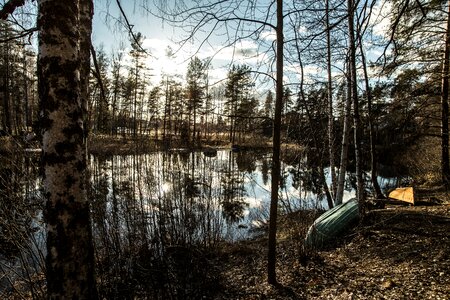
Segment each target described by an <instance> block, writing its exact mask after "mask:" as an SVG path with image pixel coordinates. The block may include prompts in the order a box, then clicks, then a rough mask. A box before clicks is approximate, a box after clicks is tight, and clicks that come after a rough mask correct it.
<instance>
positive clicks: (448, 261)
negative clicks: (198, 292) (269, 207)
mask: <svg viewBox="0 0 450 300" xmlns="http://www.w3.org/2000/svg"><path fill="white" fill-rule="evenodd" d="M424 200H425V201H424ZM438 200H441V201H442V200H443V201H444V203H440V204H436V202H439V201H438ZM421 204H422V205H420V206H414V207H405V206H388V207H387V208H386V209H381V210H374V211H371V212H370V213H369V214H368V216H367V217H366V218H365V220H364V221H363V222H362V223H361V224H360V225H359V226H358V227H357V228H355V229H354V230H353V231H352V232H350V233H349V235H348V236H346V237H345V238H344V239H343V240H342V241H341V243H340V245H338V246H336V247H334V248H330V249H328V250H325V251H319V252H317V253H315V254H309V255H305V253H303V252H302V250H301V244H302V240H303V237H304V232H305V229H304V228H303V229H302V227H304V225H303V224H306V223H307V221H306V219H311V218H312V217H313V216H311V215H309V216H305V215H304V214H299V213H296V214H292V215H289V216H287V217H285V218H282V219H283V220H282V221H281V223H280V225H279V227H280V234H279V241H278V250H277V251H278V262H277V263H278V265H277V276H278V282H279V286H278V287H274V286H270V285H269V284H267V283H266V248H267V247H266V243H267V240H266V239H265V238H261V239H257V240H253V241H247V242H242V243H240V244H238V245H230V246H229V247H225V248H224V249H223V250H222V252H221V256H220V257H219V259H218V261H217V262H216V263H217V264H218V266H217V269H218V270H223V273H222V274H221V279H222V280H223V282H222V286H223V290H221V291H220V292H219V293H218V294H217V295H216V298H215V299H450V201H449V195H448V193H439V196H438V197H436V195H434V196H433V198H432V199H431V201H430V199H425V198H422V202H421ZM296 224H297V225H296Z"/></svg>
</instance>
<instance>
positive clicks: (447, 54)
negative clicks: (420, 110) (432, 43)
mask: <svg viewBox="0 0 450 300" xmlns="http://www.w3.org/2000/svg"><path fill="white" fill-rule="evenodd" d="M449 60H450V1H449V2H448V14H447V29H446V32H445V50H444V62H443V63H442V93H441V106H442V108H441V122H442V130H441V134H442V139H441V143H442V145H441V149H442V157H441V169H442V171H441V172H442V182H443V183H444V184H445V186H446V187H447V188H448V187H449V186H450V163H449V150H448V147H449V145H448V143H449V129H448V120H449V117H448V114H449V108H448V106H449V105H448V96H449V69H450V61H449Z"/></svg>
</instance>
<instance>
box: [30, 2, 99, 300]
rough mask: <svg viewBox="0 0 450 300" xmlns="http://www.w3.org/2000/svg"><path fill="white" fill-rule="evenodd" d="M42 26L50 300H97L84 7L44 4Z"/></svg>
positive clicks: (41, 81)
mask: <svg viewBox="0 0 450 300" xmlns="http://www.w3.org/2000/svg"><path fill="white" fill-rule="evenodd" d="M89 1H91V0H89ZM87 21H88V22H90V21H89V20H87ZM38 27H39V29H40V31H39V57H38V80H39V99H40V106H41V112H40V115H41V120H40V121H41V130H42V136H43V140H42V150H43V151H42V164H43V169H44V176H43V177H44V189H45V197H46V207H45V220H46V223H47V258H46V276H47V291H48V298H49V299H96V298H97V293H96V288H95V276H94V252H93V245H92V232H91V222H90V215H89V203H88V201H87V197H86V180H85V174H86V152H85V151H86V148H85V140H84V128H83V96H82V95H83V92H82V90H81V88H82V86H83V83H82V82H81V80H80V76H83V75H84V74H83V73H82V71H83V69H82V64H81V57H82V55H81V54H80V31H79V28H80V5H79V2H78V1H74V2H70V1H57V0H41V1H39V16H38Z"/></svg>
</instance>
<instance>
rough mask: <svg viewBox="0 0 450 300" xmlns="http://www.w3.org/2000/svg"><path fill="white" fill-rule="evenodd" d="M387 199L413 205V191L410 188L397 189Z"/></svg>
mask: <svg viewBox="0 0 450 300" xmlns="http://www.w3.org/2000/svg"><path fill="white" fill-rule="evenodd" d="M388 198H389V199H394V200H399V201H403V202H407V203H410V204H412V205H414V189H413V188H412V187H405V188H397V189H395V190H393V191H392V192H390V193H389V195H388Z"/></svg>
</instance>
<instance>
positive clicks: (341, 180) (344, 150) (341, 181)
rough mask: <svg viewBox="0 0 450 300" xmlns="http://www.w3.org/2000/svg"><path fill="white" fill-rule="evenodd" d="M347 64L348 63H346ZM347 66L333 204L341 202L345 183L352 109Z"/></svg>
mask: <svg viewBox="0 0 450 300" xmlns="http://www.w3.org/2000/svg"><path fill="white" fill-rule="evenodd" d="M347 66H348V63H347ZM348 69H349V67H347V95H346V101H345V116H344V129H343V132H342V144H341V159H340V161H341V162H340V166H339V175H338V181H337V190H336V196H335V201H334V204H335V205H339V204H342V200H343V196H344V185H345V174H346V172H347V163H348V142H349V138H350V130H351V125H350V114H351V109H352V101H351V96H350V95H351V82H350V71H349V70H348Z"/></svg>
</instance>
